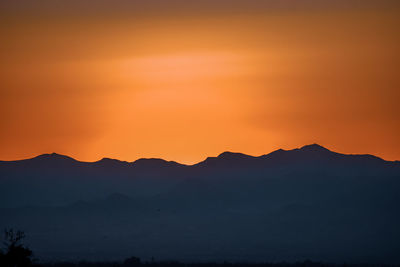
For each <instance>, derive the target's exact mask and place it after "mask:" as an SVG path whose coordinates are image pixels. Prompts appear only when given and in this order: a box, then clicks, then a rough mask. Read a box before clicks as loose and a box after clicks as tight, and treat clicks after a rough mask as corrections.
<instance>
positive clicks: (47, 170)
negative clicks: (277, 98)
mask: <svg viewBox="0 0 400 267" xmlns="http://www.w3.org/2000/svg"><path fill="white" fill-rule="evenodd" d="M398 192H400V163H399V162H390V161H384V160H382V159H380V158H378V157H375V156H371V155H344V154H340V153H336V152H333V151H330V150H328V149H326V148H324V147H321V146H319V145H316V144H314V145H308V146H304V147H302V148H300V149H294V150H277V151H274V152H272V153H270V154H267V155H263V156H260V157H252V156H248V155H244V154H240V153H231V152H224V153H222V154H221V155H219V156H218V157H210V158H207V159H206V160H205V161H203V162H200V163H198V164H195V165H191V166H187V165H181V164H178V163H176V162H168V161H164V160H161V159H141V160H137V161H135V162H133V163H129V162H121V161H118V160H113V159H102V160H100V161H97V162H93V163H89V162H79V161H76V160H74V159H72V158H69V157H66V156H61V155H57V154H46V155H42V156H39V157H36V158H33V159H29V160H22V161H13V162H4V161H3V162H0V193H1V195H0V200H1V201H0V206H1V207H2V208H1V209H0V214H2V215H1V217H2V218H1V220H0V227H14V228H18V229H24V230H25V231H26V232H27V233H28V236H29V237H30V239H29V242H30V244H31V248H32V249H33V250H34V251H35V253H36V254H37V256H38V257H41V258H44V259H65V260H77V259H88V260H120V259H123V258H126V257H129V256H131V255H137V256H139V257H140V258H142V259H144V260H150V259H151V258H152V257H155V258H156V259H158V260H166V259H176V260H185V261H198V260H201V261H210V260H216V261H223V260H229V261H253V262H265V261H269V262H277V261H288V262H294V261H303V260H305V259H312V260H315V261H323V262H336V263H341V262H347V263H361V262H368V263H397V264H399V263H400V254H399V253H398V251H399V249H400V241H399V240H400V228H399V227H398V225H400V214H399V212H398V211H399V203H400V194H399V193H398Z"/></svg>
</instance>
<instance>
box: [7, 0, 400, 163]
mask: <svg viewBox="0 0 400 267" xmlns="http://www.w3.org/2000/svg"><path fill="white" fill-rule="evenodd" d="M37 3H38V2H37V1H26V2H24V1H11V0H10V1H9V2H7V1H3V2H1V4H0V34H1V35H0V36H1V37H0V38H1V40H0V41H1V42H0V57H1V61H0V113H1V117H0V159H1V160H14V159H22V158H28V157H32V156H36V155H38V154H42V153H49V152H57V153H60V154H66V155H69V156H72V157H74V158H76V159H79V160H84V161H95V160H98V159H100V158H102V157H111V158H118V159H121V160H127V161H133V160H135V159H137V158H140V157H161V158H164V159H168V160H175V161H178V162H182V163H194V162H198V161H200V160H203V159H204V158H205V157H207V156H213V155H217V154H219V153H220V152H223V151H226V150H229V151H237V152H243V153H247V154H251V155H261V154H265V153H268V152H271V151H272V150H275V149H278V148H284V149H291V148H295V147H299V146H302V145H305V144H309V143H319V144H321V145H324V146H326V147H328V148H330V149H332V150H336V151H339V152H345V153H370V154H375V155H378V156H381V157H383V158H384V159H388V160H396V159H397V160H399V159H400V138H399V137H400V119H399V114H400V107H399V104H398V102H399V101H400V87H399V86H400V75H399V70H400V49H399V47H400V33H399V27H398V25H400V5H399V4H397V2H396V1H389V0H383V1H378V0H376V1H372V0H371V1H355V0H350V1H319V2H318V3H315V1H310V0H309V1H306V0H296V1H294V0H293V1H290V0H288V1H277V0H276V1H273V0H264V1H257V0H247V1H239V0H231V1H226V0H221V1H211V0H204V1H196V2H195V1H183V0H172V1H156V0H149V1H138V0H133V1H124V0H117V1H106V0H102V1H85V0H83V1H74V0H72V1H67V0H60V1H50V0H44V1H41V2H40V3H41V5H40V6H38V4H37Z"/></svg>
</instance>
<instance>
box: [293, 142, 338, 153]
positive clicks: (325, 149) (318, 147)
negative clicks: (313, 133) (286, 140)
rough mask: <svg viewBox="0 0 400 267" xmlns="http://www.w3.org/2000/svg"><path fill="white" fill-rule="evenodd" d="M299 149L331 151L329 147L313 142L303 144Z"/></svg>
mask: <svg viewBox="0 0 400 267" xmlns="http://www.w3.org/2000/svg"><path fill="white" fill-rule="evenodd" d="M300 150H302V151H309V152H331V151H330V150H329V149H327V148H325V147H323V146H321V145H319V144H315V143H314V144H310V145H305V146H303V147H301V148H300Z"/></svg>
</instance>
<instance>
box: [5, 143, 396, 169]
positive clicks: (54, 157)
mask: <svg viewBox="0 0 400 267" xmlns="http://www.w3.org/2000/svg"><path fill="white" fill-rule="evenodd" d="M288 152H289V153H291V152H305V153H315V154H326V155H329V154H330V155H344V156H360V157H370V158H374V159H379V160H382V161H385V162H392V163H400V161H399V160H385V159H383V158H381V157H378V156H376V155H373V154H357V153H350V154H345V153H340V152H335V151H332V150H330V149H328V148H326V147H324V146H321V145H319V144H317V143H314V144H309V145H304V146H302V147H300V148H294V149H288V150H286V149H282V148H281V149H277V150H274V151H272V152H270V153H268V154H262V155H260V156H252V155H248V154H245V153H241V152H232V151H224V152H222V153H220V154H219V155H218V156H209V157H207V158H206V159H205V160H203V161H200V162H197V163H193V164H184V163H180V162H176V161H173V160H165V159H162V158H139V159H136V160H134V161H125V160H119V159H114V158H109V157H103V158H102V159H100V160H97V161H81V160H77V159H75V158H73V157H70V156H67V155H62V154H58V153H55V152H53V153H45V154H40V155H38V156H35V157H33V158H27V159H19V160H0V163H13V162H14V163H19V162H26V161H33V160H51V161H69V162H76V163H85V164H99V163H106V164H121V165H122V164H125V165H140V164H143V163H144V162H147V163H149V162H157V163H164V164H169V165H181V166H196V165H201V164H204V163H206V162H207V161H213V160H240V159H245V160H251V159H265V158H268V157H270V156H272V155H276V154H278V153H288Z"/></svg>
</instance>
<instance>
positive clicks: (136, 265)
mask: <svg viewBox="0 0 400 267" xmlns="http://www.w3.org/2000/svg"><path fill="white" fill-rule="evenodd" d="M35 266H38V267H39V266H40V267H95V266H99V267H163V266H167V267H344V266H346V267H383V266H385V267H394V266H400V265H384V264H345V263H343V264H328V263H321V262H313V261H308V260H307V261H303V262H295V263H285V262H282V263H227V262H225V263H212V262H210V263H181V262H176V261H166V262H151V263H140V262H135V260H133V262H131V261H130V260H129V259H128V260H127V261H125V262H123V263H118V262H78V263H70V262H59V263H46V264H40V265H35Z"/></svg>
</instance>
